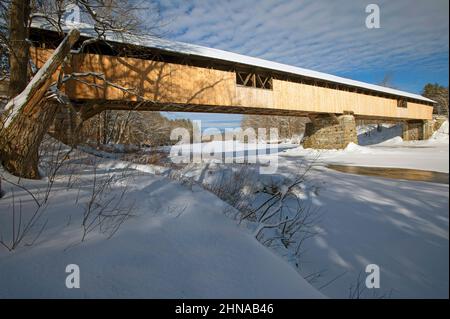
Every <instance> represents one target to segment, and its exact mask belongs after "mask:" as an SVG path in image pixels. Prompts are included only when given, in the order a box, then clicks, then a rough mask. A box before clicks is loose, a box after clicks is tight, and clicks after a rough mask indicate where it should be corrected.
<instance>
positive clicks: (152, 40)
mask: <svg viewBox="0 0 450 319" xmlns="http://www.w3.org/2000/svg"><path fill="white" fill-rule="evenodd" d="M32 27H33V28H36V29H44V30H54V27H53V26H52V25H51V24H50V23H48V22H47V21H46V20H45V19H34V20H33V22H32ZM63 29H64V30H65V31H68V30H69V28H68V27H67V26H64V27H63ZM78 29H79V30H80V31H81V35H82V36H86V37H97V34H96V33H95V31H94V30H93V28H92V27H91V26H86V25H83V24H80V25H79V26H78ZM106 39H107V40H109V41H114V42H119V43H127V44H134V45H139V46H144V47H148V48H156V49H160V50H163V51H167V52H175V53H181V54H186V55H193V56H199V57H206V58H211V59H217V60H222V61H229V62H233V63H240V64H246V65H250V66H254V67H260V68H264V69H269V70H275V71H281V72H284V73H289V74H296V75H301V76H306V77H310V78H314V79H321V80H325V81H330V82H334V83H342V84H346V85H350V86H354V87H359V88H365V89H369V90H373V91H377V92H384V93H389V94H393V95H398V96H404V97H409V98H413V99H417V100H421V101H426V102H433V103H435V102H434V101H433V100H430V99H428V98H425V97H423V96H421V95H418V94H413V93H408V92H404V91H400V90H396V89H392V88H387V87H383V86H379V85H374V84H369V83H364V82H360V81H355V80H351V79H347V78H343V77H339V76H335V75H331V74H326V73H322V72H317V71H313V70H308V69H304V68H300V67H296V66H291V65H287V64H282V63H277V62H272V61H268V60H263V59H259V58H254V57H250V56H246V55H242V54H237V53H233V52H228V51H223V50H218V49H214V48H208V47H204V46H199V45H195V44H188V43H182V42H176V41H170V40H166V39H161V38H157V37H154V36H144V35H141V36H137V35H132V34H127V35H126V36H124V35H121V34H117V33H113V32H106Z"/></svg>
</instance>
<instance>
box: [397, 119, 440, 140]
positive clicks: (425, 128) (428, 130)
mask: <svg viewBox="0 0 450 319" xmlns="http://www.w3.org/2000/svg"><path fill="white" fill-rule="evenodd" d="M433 127H434V124H433V121H421V120H415V121H406V122H404V123H403V140H404V141H417V140H426V139H429V138H430V137H431V135H433V132H434V129H433Z"/></svg>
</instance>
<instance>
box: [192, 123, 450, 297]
mask: <svg viewBox="0 0 450 319" xmlns="http://www.w3.org/2000/svg"><path fill="white" fill-rule="evenodd" d="M446 132H448V122H446V123H444V125H443V126H442V127H441V129H440V130H439V131H438V132H437V133H435V134H434V135H433V138H432V139H430V140H427V141H412V142H404V141H402V139H401V137H394V138H392V139H388V140H386V141H385V142H383V143H381V144H377V145H371V146H360V145H356V144H350V145H349V146H348V147H347V148H346V149H345V150H328V151H315V150H308V149H304V148H303V147H301V146H300V147H295V148H292V146H290V148H288V149H283V148H282V150H281V151H280V153H279V154H278V155H279V158H278V165H279V168H278V173H277V175H270V176H267V175H256V176H250V177H249V178H251V179H252V181H253V182H255V183H256V182H257V181H264V180H268V179H273V178H275V179H278V180H279V179H280V178H282V176H285V177H291V176H293V175H295V174H298V172H299V170H300V172H301V168H302V167H305V162H306V163H310V164H313V165H314V169H313V170H312V171H311V172H309V173H308V175H307V181H306V183H305V188H304V193H303V194H302V199H303V200H304V201H305V202H307V203H311V204H312V207H314V208H316V209H318V210H319V212H320V215H321V218H320V221H319V222H318V223H317V225H316V226H315V229H316V230H317V232H318V235H316V236H315V237H313V238H312V239H311V240H308V241H306V242H305V251H306V252H305V254H304V255H303V256H302V258H301V259H300V260H299V268H300V273H301V274H302V275H303V276H304V277H305V278H312V277H311V275H312V274H315V273H320V275H319V276H318V277H317V278H315V279H313V280H312V281H311V283H312V284H313V285H314V286H315V287H316V288H317V289H318V290H320V291H321V292H322V293H324V294H325V295H326V296H328V297H332V298H348V297H349V289H350V288H353V289H355V286H356V285H357V282H358V280H359V278H362V279H361V280H362V283H361V284H362V285H363V286H364V279H365V275H366V274H365V267H366V266H367V265H369V264H372V263H374V264H377V265H378V266H379V267H380V269H381V288H380V289H378V290H374V291H369V290H368V289H366V290H365V291H363V292H362V296H361V297H365V298H379V297H385V298H448V291H449V290H448V287H449V263H448V260H449V244H448V240H449V235H448V229H449V228H448V227H449V212H448V199H449V189H448V184H447V185H444V184H437V183H430V182H418V181H405V180H395V179H386V178H380V177H371V176H362V175H354V174H346V173H340V172H337V171H333V170H331V169H328V168H327V167H326V166H327V164H336V163H338V164H343V165H357V166H373V167H398V168H415V169H421V170H432V171H439V172H446V173H448V163H449V161H448V159H449V157H448V156H449V152H448V150H449V148H448V143H449V142H448V134H447V133H446ZM391 133H392V132H390V131H389V130H388V133H386V130H384V129H383V130H382V132H379V133H373V134H375V135H376V134H381V135H386V136H384V137H383V136H381V137H380V136H378V137H372V138H373V139H377V140H383V139H384V138H387V137H389V136H390V134H391ZM360 138H364V135H363V136H360ZM268 156H269V155H268ZM270 156H276V155H270ZM229 167H230V166H229V165H223V164H214V163H207V164H203V165H196V166H190V167H189V168H188V169H186V172H185V174H186V175H188V176H191V177H193V178H194V179H196V180H197V181H198V182H200V183H203V184H211V183H213V180H214V178H218V177H220V176H224V174H225V173H226V172H227V170H229ZM233 167H235V166H233ZM252 172H256V170H254V171H252ZM255 174H256V173H255ZM275 184H277V185H278V184H279V182H276V183H275ZM274 251H275V252H276V253H277V254H279V255H280V256H283V257H284V258H285V259H286V260H288V261H289V262H291V263H293V262H294V261H293V260H292V256H290V255H289V253H287V252H286V251H285V250H284V249H279V248H276V249H274ZM361 280H359V281H360V282H361ZM330 282H332V283H331V284H329V283H330Z"/></svg>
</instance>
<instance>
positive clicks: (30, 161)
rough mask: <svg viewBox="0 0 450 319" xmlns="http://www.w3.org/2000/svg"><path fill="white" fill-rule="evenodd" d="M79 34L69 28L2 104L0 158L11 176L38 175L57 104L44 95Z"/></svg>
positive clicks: (32, 176) (35, 177)
mask: <svg viewBox="0 0 450 319" xmlns="http://www.w3.org/2000/svg"><path fill="white" fill-rule="evenodd" d="M79 36H80V32H79V31H78V30H71V31H70V32H69V34H68V35H67V36H66V38H65V39H64V40H63V41H62V42H61V44H60V45H59V46H58V48H56V50H55V51H54V52H53V54H52V55H51V57H50V58H49V59H48V61H47V62H46V63H45V64H44V65H43V66H42V68H41V69H40V70H39V71H38V72H37V73H36V75H35V76H34V77H33V79H32V80H31V81H30V83H28V85H27V87H26V88H25V90H23V91H22V92H21V93H20V94H19V95H18V96H16V97H15V98H13V99H12V100H10V101H9V102H8V104H7V105H6V106H5V110H4V113H3V114H2V116H1V121H0V159H1V161H2V164H3V166H4V167H5V168H6V169H7V170H8V171H9V172H11V173H12V174H14V175H17V176H20V177H25V178H33V179H37V178H39V172H38V151H39V145H40V144H41V142H42V139H43V137H44V134H45V133H46V132H47V130H48V128H49V126H50V124H51V123H52V122H53V120H54V116H55V113H56V109H57V107H58V106H57V104H55V103H50V102H48V101H46V100H45V99H44V95H45V93H46V92H47V90H48V89H49V87H50V85H51V83H52V81H53V78H52V76H53V74H54V73H55V72H56V70H57V69H58V67H59V66H60V65H61V64H62V62H63V61H64V59H65V57H66V56H67V55H68V54H69V52H70V49H71V47H72V46H73V45H74V44H75V42H76V41H77V40H78V38H79Z"/></svg>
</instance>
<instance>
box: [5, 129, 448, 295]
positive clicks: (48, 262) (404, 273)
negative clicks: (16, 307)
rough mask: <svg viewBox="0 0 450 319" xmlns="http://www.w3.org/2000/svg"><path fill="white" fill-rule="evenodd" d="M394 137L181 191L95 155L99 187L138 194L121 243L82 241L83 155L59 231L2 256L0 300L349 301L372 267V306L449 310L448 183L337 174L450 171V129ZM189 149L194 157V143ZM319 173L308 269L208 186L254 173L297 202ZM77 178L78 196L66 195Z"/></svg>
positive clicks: (19, 196)
mask: <svg viewBox="0 0 450 319" xmlns="http://www.w3.org/2000/svg"><path fill="white" fill-rule="evenodd" d="M372 129H373V127H372ZM369 130H370V131H371V133H370V135H366V134H365V133H366V132H368V131H369ZM395 130H398V129H397V128H395V127H393V126H392V127H384V128H383V130H382V131H381V132H377V131H376V130H375V131H373V130H371V128H368V127H361V128H358V132H359V142H360V144H363V145H356V144H349V145H348V146H347V148H346V149H345V150H327V151H317V150H309V149H304V148H303V147H301V146H298V145H292V144H280V145H277V146H278V147H279V149H278V151H277V153H273V154H267V155H264V156H265V157H267V158H271V159H274V158H275V157H276V158H277V160H276V161H274V162H276V163H277V164H278V170H277V172H276V173H275V174H271V175H261V174H260V173H258V170H257V169H256V168H257V165H241V164H222V163H217V162H216V161H215V160H211V161H208V162H205V163H200V164H190V165H187V166H186V167H184V168H183V169H181V170H180V171H179V173H180V174H181V175H182V176H183V177H185V178H191V179H193V180H195V181H196V182H195V183H193V184H189V183H185V182H183V179H177V180H170V179H169V178H168V177H167V176H169V175H170V174H171V173H173V171H172V172H171V171H168V170H167V169H164V168H161V167H157V166H150V165H137V164H131V163H127V162H123V161H118V160H117V159H115V158H114V156H111V157H110V158H105V157H107V156H106V155H107V153H104V152H98V153H96V151H95V150H88V149H85V151H89V152H90V153H96V155H97V156H101V157H102V158H99V157H97V158H96V162H97V174H98V176H100V177H105V178H106V177H107V176H109V175H110V174H114V175H115V176H117V179H115V180H114V183H113V186H112V188H111V190H110V191H109V192H108V194H107V195H108V196H115V197H116V198H117V197H118V196H119V195H120V193H121V190H123V188H124V187H125V185H128V191H127V195H126V197H125V198H126V199H125V202H124V205H129V206H131V205H132V204H134V207H135V208H136V211H134V212H133V217H132V218H131V219H129V220H127V221H125V222H124V223H123V225H122V226H121V227H120V228H119V231H118V232H117V233H116V234H115V235H114V236H113V237H112V238H111V239H106V236H105V234H104V233H101V232H99V231H94V232H92V233H90V234H89V236H88V237H87V240H86V241H83V242H81V241H80V239H81V235H82V229H81V227H80V224H81V222H80V218H81V216H82V214H83V211H84V207H86V203H87V202H88V200H89V196H90V194H91V192H92V187H91V185H92V182H93V174H94V173H93V166H92V165H93V161H92V156H88V155H85V153H83V152H80V154H81V155H80V154H79V155H78V156H77V157H74V158H72V159H71V163H70V167H71V168H72V169H69V168H67V169H65V170H64V171H63V174H62V176H60V178H59V179H58V180H57V182H56V184H55V186H54V190H53V193H52V196H51V200H50V202H49V203H48V204H47V209H46V212H45V216H44V217H43V219H42V220H41V221H40V224H43V223H44V222H45V221H46V220H48V224H47V226H46V228H45V231H44V232H43V234H42V235H41V236H40V237H39V238H38V240H37V241H36V243H35V244H34V245H32V246H24V245H22V246H21V247H19V248H18V249H17V250H15V251H14V252H8V251H7V250H5V249H1V250H0V269H1V271H0V287H1V289H0V297H8V298H10V297H63V298H72V297H83V298H90V297H102V298H103V297H145V298H166V297H170V298H284V297H287V298H305V297H306V298H316V297H331V298H348V297H349V291H350V289H355V286H356V285H357V282H358V281H360V282H361V281H362V285H363V286H364V280H365V275H366V273H365V268H366V266H367V265H368V264H376V265H378V266H379V267H380V269H381V278H380V282H381V287H380V289H374V290H368V289H366V290H364V291H362V292H361V293H362V294H361V297H363V298H379V297H386V298H390V297H391V298H448V291H449V290H448V288H449V212H448V202H449V188H448V187H449V186H448V184H438V183H432V182H419V181H406V180H399V179H387V178H381V177H372V176H362V175H355V174H347V173H341V172H338V171H334V170H331V169H329V168H328V167H327V165H328V164H343V165H356V166H373V167H398V168H414V169H420V170H431V171H438V172H444V173H448V163H449V161H448V160H449V153H448V151H449V140H448V122H446V123H444V124H443V125H442V127H441V128H440V129H439V130H438V131H437V132H436V133H435V134H434V135H433V137H432V138H431V139H430V140H427V141H413V142H406V141H403V140H402V139H401V137H400V136H394V135H395V134H393V132H395ZM367 140H369V141H367ZM370 141H380V143H378V144H374V145H370V144H369V142H370ZM361 142H363V143H361ZM364 142H367V143H364ZM228 144H230V141H227V142H225V144H223V143H221V142H218V141H214V142H209V143H203V144H201V145H197V146H196V147H194V148H193V149H196V150H198V149H201V148H204V149H207V150H208V151H211V149H214V150H220V149H222V150H223V148H220V147H223V146H224V145H228ZM269 145H271V144H260V145H253V146H250V149H261V148H262V149H264V148H266V147H268V146H269ZM228 146H230V145H228ZM178 147H180V148H182V149H186V150H189V149H191V148H192V145H183V146H178ZM235 149H236V154H237V155H238V156H244V155H246V154H247V153H246V149H248V147H247V146H246V145H244V144H242V143H238V144H237V145H236V148H235ZM309 165H313V169H312V170H311V171H309V172H308V174H307V175H306V179H305V182H304V183H303V184H302V188H301V191H300V192H299V196H300V197H301V199H302V202H303V203H308V204H310V205H311V207H312V208H314V209H317V210H318V212H319V213H320V218H319V219H318V220H317V222H316V224H315V225H314V229H315V231H316V232H317V234H316V235H315V236H314V237H312V238H311V239H309V240H306V241H305V243H304V253H303V254H302V255H301V256H300V258H299V259H298V260H294V258H293V254H292V252H291V251H289V248H283V247H273V248H270V249H269V248H267V247H265V246H263V245H262V244H260V243H259V242H258V241H257V240H256V239H255V237H254V235H255V232H257V231H259V230H260V228H261V225H257V224H255V223H251V222H248V223H242V224H240V225H237V223H236V221H235V220H234V219H233V218H230V215H233V214H229V213H225V212H226V211H227V212H228V211H230V210H231V211H234V210H233V209H231V208H230V206H228V205H227V204H226V203H225V202H224V201H222V200H220V199H219V198H218V197H216V196H215V195H213V194H212V193H211V192H208V191H206V190H205V189H204V188H202V187H201V185H202V184H203V185H207V184H208V183H210V184H211V183H212V182H213V181H214V180H223V179H226V178H227V176H229V175H230V172H233V170H234V171H235V172H240V171H239V168H240V167H241V168H242V167H246V168H248V169H247V170H245V171H241V172H243V173H246V174H248V176H244V177H245V178H248V179H249V181H250V184H251V185H255V186H256V187H259V188H260V187H262V185H263V184H271V185H275V186H276V187H278V188H279V190H280V192H281V193H282V194H285V193H286V188H285V184H283V182H284V181H285V180H286V179H287V178H291V177H292V176H295V175H296V174H299V173H302V172H303V170H304V169H305V168H306V167H308V166H309ZM73 168H75V173H73V172H74V171H73ZM69 172H72V173H73V174H74V176H73V177H72V178H70V176H69ZM1 173H2V175H4V176H6V177H7V178H8V179H14V177H12V176H9V175H8V174H6V173H5V172H1ZM241 176H242V174H241ZM69 179H75V180H76V181H77V182H76V183H75V184H76V185H78V186H73V187H71V188H68V187H67V186H65V185H67V183H68V180H69ZM24 183H26V185H27V187H28V188H30V189H31V190H36V189H42V188H45V186H46V185H47V180H46V179H43V180H41V181H24ZM2 185H3V189H4V190H6V191H7V193H6V196H5V197H3V198H2V199H0V225H1V226H0V227H1V228H0V231H1V232H2V233H3V235H4V236H6V237H8V232H10V225H11V190H10V185H8V184H7V183H6V182H5V181H3V184H2ZM5 185H6V186H5ZM283 185H284V186H283ZM283 187H284V188H283ZM244 192H247V193H248V192H251V189H247V190H245V189H244ZM256 196H260V195H258V194H257V195H256ZM8 198H9V200H8ZM14 198H15V202H16V203H19V202H21V203H22V205H23V207H22V210H23V212H27V213H28V214H29V212H32V209H31V208H32V206H33V205H34V204H33V201H32V200H31V199H30V197H29V196H28V195H26V194H25V193H24V191H23V190H21V189H19V188H17V187H15V188H14ZM234 212H236V211H234ZM258 226H259V227H260V228H258ZM29 240H30V239H28V240H27V242H28V241H29ZM72 263H75V264H78V265H79V266H80V270H81V289H67V288H65V286H64V282H65V277H66V275H67V274H66V273H65V272H64V270H65V267H66V265H67V264H72ZM297 263H298V264H297ZM314 274H315V275H314ZM305 279H307V280H308V282H307V281H306V280H305Z"/></svg>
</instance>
